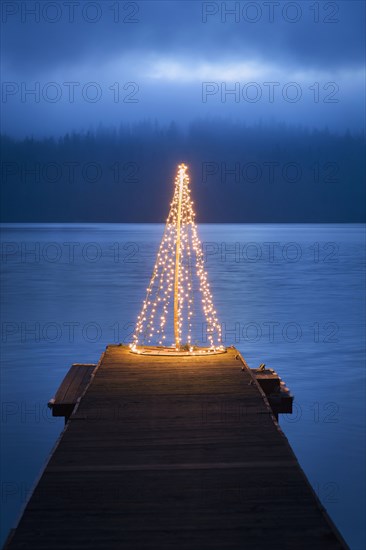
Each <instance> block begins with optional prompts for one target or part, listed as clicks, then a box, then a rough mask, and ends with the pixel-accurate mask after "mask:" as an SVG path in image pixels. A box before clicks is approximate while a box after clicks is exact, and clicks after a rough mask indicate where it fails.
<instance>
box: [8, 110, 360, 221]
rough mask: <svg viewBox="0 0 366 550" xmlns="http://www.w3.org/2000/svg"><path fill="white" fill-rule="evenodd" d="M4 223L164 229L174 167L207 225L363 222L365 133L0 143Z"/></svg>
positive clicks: (223, 126) (178, 133)
mask: <svg viewBox="0 0 366 550" xmlns="http://www.w3.org/2000/svg"><path fill="white" fill-rule="evenodd" d="M1 143H2V165H1V174H2V184H1V196H2V201H1V214H2V221H4V222H162V221H164V220H165V217H166V214H167V211H168V206H169V202H170V198H171V193H172V189H173V178H174V173H175V168H176V165H177V164H178V163H180V162H182V161H184V162H186V163H187V164H188V165H189V167H190V173H191V177H192V194H193V197H194V200H195V201H196V202H197V211H198V221H201V222H236V223H241V222H312V223H315V222H328V223H331V222H334V223H336V222H362V221H364V218H365V202H366V201H365V198H366V197H365V187H364V174H365V165H364V157H363V147H364V142H363V137H362V136H361V135H351V134H349V133H345V134H342V135H341V134H334V133H330V132H329V131H328V130H323V131H319V130H310V129H307V128H304V127H293V126H287V125H284V124H283V125H275V126H273V125H272V126H267V125H264V124H259V125H257V126H251V127H248V126H246V125H245V124H242V123H240V124H239V123H237V122H232V121H228V120H198V121H195V122H194V123H192V124H191V125H190V126H189V128H188V130H182V129H180V128H179V127H177V125H176V124H175V123H171V124H170V125H169V126H161V125H159V124H157V123H156V122H155V123H154V122H150V121H146V122H141V123H139V124H136V125H134V126H123V125H121V126H120V127H119V128H118V129H116V128H113V129H109V128H103V127H102V126H100V127H99V128H98V129H97V130H96V131H94V132H87V133H83V134H77V133H73V134H66V135H65V136H63V137H61V138H57V139H56V138H44V139H33V138H26V139H23V140H15V139H12V138H10V137H8V136H2V138H1Z"/></svg>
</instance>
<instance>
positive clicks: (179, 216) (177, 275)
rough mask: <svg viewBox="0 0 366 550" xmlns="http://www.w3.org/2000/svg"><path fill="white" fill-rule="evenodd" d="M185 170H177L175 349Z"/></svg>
mask: <svg viewBox="0 0 366 550" xmlns="http://www.w3.org/2000/svg"><path fill="white" fill-rule="evenodd" d="M185 173H186V168H185V166H184V164H182V165H181V166H180V168H179V197H178V212H177V241H176V246H175V277H174V339H175V347H176V349H179V348H180V330H179V264H180V219H181V212H182V195H183V183H184V176H185Z"/></svg>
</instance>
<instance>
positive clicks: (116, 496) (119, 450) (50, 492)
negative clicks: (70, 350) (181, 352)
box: [8, 346, 346, 550]
mask: <svg viewBox="0 0 366 550" xmlns="http://www.w3.org/2000/svg"><path fill="white" fill-rule="evenodd" d="M242 369H244V370H242ZM8 548H9V549H10V550H18V549H20V548H27V549H29V550H33V549H37V550H46V549H47V550H49V548H52V549H53V550H61V549H62V550H65V549H69V548H70V549H75V550H76V549H78V550H79V549H88V550H89V549H90V550H93V549H95V550H97V549H98V550H105V549H108V550H109V549H111V550H113V549H121V550H125V549H137V550H139V549H141V550H145V549H146V550H147V549H149V550H152V549H157V550H167V549H169V550H171V549H172V548H174V549H176V550H188V549H189V550H198V549H201V550H206V549H207V550H208V549H213V550H215V549H220V550H222V549H223V548H225V550H230V549H232V550H234V549H235V550H239V549H240V550H241V549H244V548H245V549H247V548H248V549H252V548H253V549H261V548H273V549H277V548H278V549H281V550H283V549H285V550H286V549H288V550H290V549H291V550H293V549H305V548H306V549H308V548H312V550H317V549H319V550H320V549H322V550H327V549H335V548H338V549H340V548H346V545H345V544H344V542H343V541H342V539H341V537H340V536H339V534H338V533H337V531H336V529H335V528H334V526H333V525H332V523H331V522H330V520H329V518H328V517H327V515H326V513H325V512H324V510H323V509H322V507H321V506H320V503H319V501H318V500H317V499H316V497H315V495H314V493H313V491H312V489H311V487H310V485H309V484H308V482H307V480H306V478H305V476H304V474H303V472H302V470H301V468H300V467H299V464H298V462H297V460H296V457H295V456H294V453H293V452H292V449H291V448H290V446H289V444H288V441H287V439H286V438H285V436H284V435H283V433H282V431H281V430H280V428H279V426H278V424H277V423H276V421H275V418H274V416H273V414H272V411H271V409H270V407H269V404H268V402H267V401H266V398H265V396H264V394H263V392H262V390H260V388H259V386H258V384H257V383H256V382H255V380H254V378H253V375H252V373H251V372H250V369H248V368H247V366H246V364H244V363H242V362H241V360H240V357H239V358H238V352H237V351H236V350H234V349H229V350H228V352H227V353H226V354H223V355H215V356H210V357H199V358H196V357H189V358H187V357H177V358H171V357H159V356H149V357H143V356H139V355H134V354H131V353H129V351H128V349H127V348H126V347H124V346H122V347H118V346H110V347H108V349H107V351H106V353H105V355H104V357H103V359H102V361H101V363H100V365H99V367H98V369H97V370H96V372H95V376H94V377H93V380H92V382H91V384H90V385H89V387H88V388H87V391H86V393H85V395H84V396H83V397H82V399H81V400H80V403H79V405H78V406H77V409H76V410H75V411H74V413H73V414H72V416H71V417H70V420H69V422H68V424H67V426H66V428H65V430H64V433H63V434H62V437H61V439H60V441H59V443H58V445H57V448H56V449H55V452H54V453H53V454H52V456H51V458H50V460H49V462H48V465H47V467H46V469H45V471H44V473H43V475H42V477H41V479H40V481H39V483H38V485H37V487H36V489H35V491H34V493H33V495H32V498H31V500H30V501H29V503H28V506H27V508H26V511H25V513H24V514H23V517H22V519H21V521H20V523H19V526H18V528H17V529H16V531H15V533H14V535H13V538H12V540H11V542H10V543H9V545H8Z"/></svg>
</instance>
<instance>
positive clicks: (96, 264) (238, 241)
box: [1, 224, 366, 550]
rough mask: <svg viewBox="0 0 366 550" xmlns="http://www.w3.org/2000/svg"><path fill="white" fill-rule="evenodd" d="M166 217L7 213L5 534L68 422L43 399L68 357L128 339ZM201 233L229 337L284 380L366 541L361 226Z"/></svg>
mask: <svg viewBox="0 0 366 550" xmlns="http://www.w3.org/2000/svg"><path fill="white" fill-rule="evenodd" d="M162 230H163V226H161V225H144V224H139V225H123V224H121V225H117V224H116V225H113V224H95V225H92V224H60V225H57V224H50V225H34V224H30V225H28V224H20V225H4V226H2V257H1V269H2V285H1V290H2V305H3V307H2V319H1V329H2V357H1V359H2V484H1V491H2V495H1V498H2V502H1V504H2V509H3V514H2V526H1V529H2V535H1V536H2V539H1V540H2V541H3V539H4V537H5V536H6V534H7V532H8V530H9V528H10V527H11V526H13V525H14V523H15V522H16V519H17V517H18V515H19V513H20V511H21V509H22V507H23V506H24V502H25V500H26V498H27V495H28V493H29V491H30V489H31V488H32V486H33V484H34V482H35V481H36V479H37V476H38V475H39V473H40V472H41V470H42V467H43V465H44V463H45V460H46V459H47V457H48V455H49V452H50V451H51V449H52V447H53V445H54V443H55V441H56V439H57V437H58V435H59V434H60V431H61V430H62V426H63V420H62V419H55V418H52V416H50V413H49V411H48V409H47V406H46V403H47V401H48V400H49V398H51V397H52V396H53V395H54V392H55V390H56V389H57V387H58V385H59V383H60V382H61V380H62V378H63V377H64V375H65V373H66V372H67V370H68V368H69V366H70V364H71V363H75V362H96V361H97V360H98V358H99V356H100V354H101V352H102V351H103V349H104V347H105V345H106V344H108V343H117V342H128V341H129V338H130V334H131V332H132V328H133V323H134V321H135V319H136V316H137V314H138V313H139V309H140V307H141V303H142V299H143V297H144V295H145V289H146V285H147V282H148V280H149V277H150V275H151V270H152V266H153V262H154V258H155V254H156V251H157V248H158V245H159V242H160V238H161V236H162ZM199 233H200V237H201V240H202V241H203V247H204V252H205V256H206V265H207V269H208V271H209V280H210V282H211V287H212V291H213V296H214V303H215V306H216V309H217V312H218V315H219V318H220V320H221V322H222V324H223V334H224V339H225V343H226V345H230V344H234V345H235V346H236V347H237V348H238V349H239V350H240V351H241V352H242V353H243V355H244V357H245V358H246V360H247V362H248V363H249V365H250V366H251V367H256V366H258V365H259V364H260V363H262V362H264V363H266V365H267V366H268V367H272V368H274V369H275V370H276V371H277V372H278V373H279V374H280V376H281V377H282V378H283V379H284V380H285V381H286V383H287V385H288V386H289V387H290V389H291V391H292V393H293V394H294V395H295V404H294V414H293V415H291V416H290V415H289V416H285V415H282V416H281V418H280V423H281V426H282V428H283V430H284V432H285V433H286V436H287V437H288V439H289V441H290V443H291V445H292V447H293V449H294V451H295V453H296V455H297V457H298V459H299V461H300V464H301V466H302V467H303V469H304V470H305V472H306V474H307V476H308V478H309V480H310V482H311V483H312V485H313V487H314V489H315V491H316V492H317V494H318V495H319V497H320V499H321V501H322V503H323V505H324V506H325V507H326V508H327V510H328V512H329V514H330V516H331V517H332V519H333V520H334V522H335V523H336V525H337V526H338V528H339V529H340V531H341V532H342V534H343V536H344V537H345V539H346V540H347V542H348V543H349V545H350V546H351V548H352V549H355V550H363V549H364V548H365V547H366V543H365V531H364V514H365V501H364V496H365V473H364V464H365V452H364V451H365V445H364V443H365V431H364V430H365V408H364V404H365V399H364V396H365V394H364V391H365V370H364V364H365V317H364V311H365V307H364V306H365V303H364V302H365V287H364V283H363V273H364V260H365V231H364V227H363V226H360V225H202V226H200V227H199ZM200 339H202V335H197V340H198V341H200Z"/></svg>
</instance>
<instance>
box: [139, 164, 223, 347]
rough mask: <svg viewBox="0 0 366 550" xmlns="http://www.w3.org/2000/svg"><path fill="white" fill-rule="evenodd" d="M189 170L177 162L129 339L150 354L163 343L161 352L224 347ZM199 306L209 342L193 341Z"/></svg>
mask: <svg viewBox="0 0 366 550" xmlns="http://www.w3.org/2000/svg"><path fill="white" fill-rule="evenodd" d="M187 169H188V167H187V166H186V165H185V164H180V165H179V166H178V170H177V175H176V177H175V186H174V194H173V199H172V202H171V203H170V211H169V215H168V218H167V220H166V225H165V230H164V234H163V238H162V240H161V243H160V246H159V250H158V253H157V257H156V261H155V265H154V269H153V273H152V277H151V280H150V283H149V286H148V287H147V289H146V297H145V300H144V302H143V305H142V309H141V312H140V315H139V316H138V318H137V323H136V327H135V331H134V334H133V337H132V343H131V344H130V348H131V351H132V352H134V353H149V351H150V352H151V349H152V347H154V349H155V348H159V350H160V352H161V353H164V351H166V352H167V353H184V354H200V353H215V352H216V353H222V352H223V351H224V350H225V348H224V347H223V346H222V344H221V325H220V323H219V321H218V318H217V313H216V310H215V308H214V305H213V300H212V295H211V290H210V285H209V282H208V278H207V273H206V271H205V268H204V258H203V253H202V246H201V242H200V240H199V237H198V232H197V225H196V223H195V213H194V208H193V206H194V203H193V201H192V199H191V195H190V193H191V191H190V188H189V181H190V180H189V176H188V174H187ZM195 283H196V284H195ZM195 294H196V295H197V294H199V296H200V299H195V297H194V296H195ZM199 305H201V318H202V319H203V322H204V325H205V334H206V339H207V346H205V347H203V346H201V347H199V346H197V345H195V342H194V340H193V329H194V320H195V318H197V317H198V314H197V311H196V308H197V307H198V306H199ZM170 321H172V323H170ZM169 327H170V334H169V330H168V328H169ZM171 327H173V334H174V341H173V342H171V343H169V337H170V338H172V336H173V335H172V334H171V333H172V330H171ZM172 339H173V338H172Z"/></svg>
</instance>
